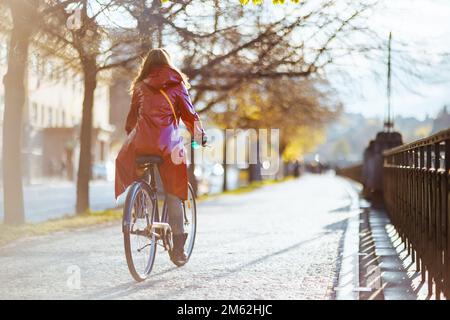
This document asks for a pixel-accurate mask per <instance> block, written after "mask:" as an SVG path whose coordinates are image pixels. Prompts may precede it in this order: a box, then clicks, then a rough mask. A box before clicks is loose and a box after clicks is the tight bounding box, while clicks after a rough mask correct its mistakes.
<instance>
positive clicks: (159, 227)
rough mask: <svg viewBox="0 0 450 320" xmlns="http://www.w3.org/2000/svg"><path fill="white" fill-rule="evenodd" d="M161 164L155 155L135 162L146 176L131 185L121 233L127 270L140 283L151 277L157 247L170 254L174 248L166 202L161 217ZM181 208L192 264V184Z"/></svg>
mask: <svg viewBox="0 0 450 320" xmlns="http://www.w3.org/2000/svg"><path fill="white" fill-rule="evenodd" d="M162 161H163V160H162V158H161V157H159V156H152V155H149V156H141V157H138V158H137V159H136V164H137V165H138V166H140V167H141V168H143V169H144V173H143V176H142V177H141V178H140V179H139V180H137V181H135V182H134V183H133V184H132V185H131V187H130V189H129V191H128V194H127V197H126V200H125V206H124V209H123V220H122V232H123V235H124V246H125V256H126V259H127V265H128V269H129V270H130V273H131V275H132V276H133V278H134V279H135V280H136V281H138V282H141V281H144V280H145V279H147V278H148V276H149V275H150V273H151V271H152V269H153V265H154V262H155V257H156V251H157V247H158V245H159V246H162V247H163V248H164V249H165V250H166V251H168V252H170V250H172V248H173V240H172V230H171V228H170V225H169V223H168V222H169V221H168V213H167V204H166V201H165V200H164V203H163V206H162V213H161V214H160V212H159V204H160V203H159V201H158V189H157V186H156V180H155V172H156V171H155V170H157V166H158V165H159V164H161V163H162ZM182 206H183V215H184V217H183V218H184V228H185V232H187V233H188V237H187V239H186V244H185V253H186V256H187V258H188V261H189V258H190V257H191V254H192V251H193V249H194V243H195V235H196V231H197V206H196V202H195V194H194V190H193V188H192V186H191V184H188V199H187V200H186V201H183V202H182Z"/></svg>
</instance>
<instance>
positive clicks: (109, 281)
mask: <svg viewBox="0 0 450 320" xmlns="http://www.w3.org/2000/svg"><path fill="white" fill-rule="evenodd" d="M349 189H350V186H349V184H348V182H346V181H345V180H343V179H341V178H337V177H333V176H317V175H306V176H304V177H303V178H301V179H298V180H292V181H288V182H285V183H281V184H276V185H273V186H267V187H264V188H261V189H258V190H256V191H255V192H252V193H248V194H242V195H230V196H222V197H218V198H216V199H211V200H209V201H205V202H203V203H201V204H200V206H199V218H198V220H199V231H198V237H197V242H196V247H195V249H194V253H193V256H192V259H191V261H190V262H189V263H188V264H187V265H186V266H185V267H183V268H175V267H174V266H173V265H172V264H171V263H170V261H169V259H168V257H167V254H166V253H165V252H162V251H159V255H158V256H157V257H156V263H155V268H154V271H153V273H152V275H151V278H149V279H148V280H147V281H145V282H144V283H141V284H136V283H135V282H134V281H133V280H132V279H131V276H130V275H129V273H128V269H127V266H126V262H125V258H124V253H123V247H122V246H123V245H122V235H121V231H120V224H119V223H117V224H114V225H110V226H104V227H101V228H97V229H86V230H81V231H75V232H70V233H59V234H53V235H50V236H45V237H39V238H34V239H26V240H22V241H19V242H16V243H13V244H11V245H9V246H7V247H4V248H0V265H1V266H2V272H1V274H0V283H1V286H0V299H9V298H39V299H42V298H50V299H62V298H69V299H124V298H126V299H329V298H333V297H334V292H333V287H334V286H335V285H336V283H337V279H336V278H337V274H338V271H339V270H338V269H339V263H340V259H339V257H340V247H341V245H342V242H343V234H344V231H345V229H346V221H347V218H348V217H349V215H350V213H349V208H350V206H351V201H352V198H351V197H350V192H349ZM74 271H75V274H77V271H79V272H80V273H79V274H80V280H81V281H80V288H79V289H77V288H76V285H75V286H74V285H73V284H74V283H75V284H76V282H73V281H72V282H71V280H73V279H76V277H75V278H74V276H73V275H72V276H71V275H70V274H71V272H74ZM71 283H72V285H70V284H71Z"/></svg>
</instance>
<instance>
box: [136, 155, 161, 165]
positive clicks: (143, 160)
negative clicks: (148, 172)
mask: <svg viewBox="0 0 450 320" xmlns="http://www.w3.org/2000/svg"><path fill="white" fill-rule="evenodd" d="M161 163H163V159H162V158H161V157H160V156H153V155H148V156H139V157H137V158H136V164H137V165H140V166H146V165H150V164H161Z"/></svg>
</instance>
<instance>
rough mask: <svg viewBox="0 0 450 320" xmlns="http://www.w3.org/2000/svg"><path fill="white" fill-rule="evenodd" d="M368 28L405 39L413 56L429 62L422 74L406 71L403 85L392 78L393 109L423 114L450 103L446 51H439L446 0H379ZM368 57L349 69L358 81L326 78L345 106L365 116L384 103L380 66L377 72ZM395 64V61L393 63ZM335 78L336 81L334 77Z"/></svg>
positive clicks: (446, 41) (446, 25) (449, 22)
mask: <svg viewBox="0 0 450 320" xmlns="http://www.w3.org/2000/svg"><path fill="white" fill-rule="evenodd" d="M371 28H373V29H375V30H379V31H380V32H381V33H382V34H386V39H387V37H388V34H389V31H392V32H393V37H394V45H393V46H394V47H395V41H396V40H397V41H398V40H401V41H403V42H406V43H408V47H409V51H410V52H411V54H412V55H413V56H415V58H416V59H419V60H421V59H422V58H423V59H425V58H426V59H428V60H429V61H431V63H432V66H431V67H430V68H427V70H426V74H427V76H426V79H425V80H417V79H409V78H407V77H405V78H404V79H405V81H404V82H406V86H407V87H409V88H410V89H412V90H413V91H414V92H416V93H418V94H415V93H413V92H411V91H409V90H407V89H406V88H405V87H404V86H402V85H401V84H400V83H399V82H398V80H396V81H394V82H393V108H394V112H395V114H397V115H403V116H415V117H417V118H424V117H425V116H426V115H427V114H428V115H430V116H435V114H436V113H437V112H438V110H440V109H441V108H442V106H443V105H445V104H447V105H449V106H450V63H448V62H447V63H446V66H444V64H445V62H446V61H447V60H448V59H449V58H450V55H448V56H447V57H446V59H445V58H444V57H442V55H439V54H438V53H440V52H444V51H446V52H449V53H450V0H426V1H425V0H384V1H383V3H382V4H381V6H380V8H379V9H378V10H377V11H376V12H374V14H373V16H372V18H371ZM370 64H371V63H370V61H361V62H360V63H359V66H360V68H358V69H357V70H355V71H354V73H353V75H352V78H354V79H353V81H356V82H358V84H357V86H356V87H357V90H354V88H355V86H353V87H352V89H351V90H349V89H348V88H344V87H343V85H342V83H341V82H342V81H338V80H336V79H334V78H333V77H332V78H331V80H332V83H333V84H334V85H335V87H336V89H337V90H338V92H339V94H340V98H341V100H342V102H343V103H344V106H345V109H346V110H347V111H351V112H358V113H363V114H364V115H367V116H378V117H383V115H384V114H385V106H386V89H385V88H386V79H385V72H386V71H385V70H382V69H380V75H381V77H379V78H377V77H376V76H375V75H374V74H373V73H372V72H368V70H369V69H370V68H371V67H373V66H371V65H370ZM393 68H394V70H395V68H398V65H397V66H396V65H395V64H394V65H393ZM334 80H336V81H334Z"/></svg>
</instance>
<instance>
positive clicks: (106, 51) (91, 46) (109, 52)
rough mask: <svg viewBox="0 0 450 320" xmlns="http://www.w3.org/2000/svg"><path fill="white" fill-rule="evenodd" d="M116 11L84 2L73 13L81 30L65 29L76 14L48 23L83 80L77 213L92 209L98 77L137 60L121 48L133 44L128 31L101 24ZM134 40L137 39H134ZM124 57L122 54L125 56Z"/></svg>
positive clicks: (110, 5) (106, 5)
mask: <svg viewBox="0 0 450 320" xmlns="http://www.w3.org/2000/svg"><path fill="white" fill-rule="evenodd" d="M114 8H116V2H115V1H112V0H111V1H103V2H97V1H89V0H82V1H80V2H79V5H78V6H77V7H75V8H74V10H75V11H76V10H79V11H78V15H79V17H78V18H79V20H80V21H79V26H77V27H76V28H66V27H65V26H66V21H68V19H69V18H70V17H71V16H72V15H73V14H74V13H73V12H74V10H72V11H69V12H67V10H66V8H60V10H58V11H57V12H55V14H54V16H53V19H50V20H48V21H47V24H46V26H45V28H43V32H45V34H46V35H49V36H50V38H51V39H52V40H53V41H54V42H55V43H57V44H60V46H57V47H58V50H65V51H66V54H65V56H64V59H66V61H67V63H73V64H75V66H78V67H79V69H80V71H81V73H82V74H83V79H84V97H83V109H82V110H83V111H82V120H81V132H80V158H79V165H78V175H77V200H76V212H77V213H84V212H86V211H87V210H88V209H89V181H90V179H91V166H92V132H93V109H94V94H95V89H96V87H97V83H98V80H99V78H98V77H99V75H100V73H102V72H105V71H107V70H110V69H113V68H116V67H119V66H126V65H127V64H128V63H131V62H133V61H135V60H136V58H137V55H136V54H133V51H132V50H128V52H126V53H124V52H123V50H121V49H122V46H123V45H125V46H127V45H128V43H129V42H130V38H129V34H128V33H126V32H125V31H126V30H120V31H123V33H120V32H115V31H114V29H113V26H111V25H105V24H102V23H100V22H99V20H100V17H101V16H102V15H103V16H104V15H106V14H107V13H108V11H109V10H113V9H114ZM133 39H135V38H133ZM122 53H123V54H122Z"/></svg>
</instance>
